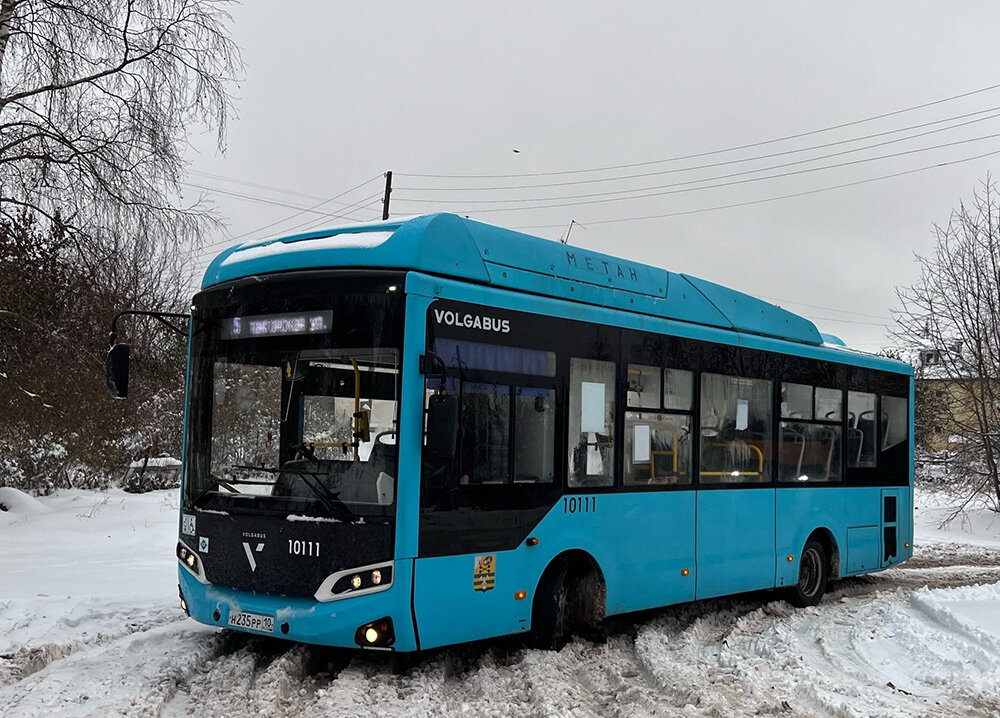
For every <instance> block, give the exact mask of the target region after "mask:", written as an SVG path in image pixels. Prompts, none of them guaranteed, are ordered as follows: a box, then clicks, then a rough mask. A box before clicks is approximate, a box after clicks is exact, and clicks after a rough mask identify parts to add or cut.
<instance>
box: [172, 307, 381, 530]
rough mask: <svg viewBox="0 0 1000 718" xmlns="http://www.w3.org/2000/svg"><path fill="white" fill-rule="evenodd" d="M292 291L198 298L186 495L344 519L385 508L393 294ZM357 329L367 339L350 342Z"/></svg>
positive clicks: (207, 502)
mask: <svg viewBox="0 0 1000 718" xmlns="http://www.w3.org/2000/svg"><path fill="white" fill-rule="evenodd" d="M276 294H277V295H278V296H280V295H281V294H283V292H277V293H276ZM297 294H298V292H294V291H290V292H287V294H286V296H285V297H284V298H283V300H279V301H275V296H274V295H271V296H270V297H269V300H268V301H267V302H264V303H256V304H255V305H252V306H251V305H247V304H240V303H237V304H229V303H228V302H227V303H225V304H223V306H220V307H218V308H214V307H212V306H211V303H210V302H208V301H206V302H205V303H206V304H207V305H208V306H206V307H205V311H204V313H203V314H202V316H205V317H206V319H205V321H203V322H202V324H203V326H202V327H201V328H200V331H199V332H198V333H196V335H195V337H194V340H193V342H192V377H191V382H192V386H191V391H190V405H189V415H190V418H191V421H190V429H189V436H188V471H187V475H186V477H185V498H186V502H187V503H188V504H189V505H191V506H192V507H196V508H214V509H221V510H225V511H226V512H228V513H242V512H249V513H266V514H285V515H305V516H312V517H325V518H331V519H333V520H337V521H345V522H354V521H358V520H363V519H364V518H365V517H371V518H374V517H379V516H381V517H388V516H391V515H392V511H393V508H394V505H395V480H396V475H397V457H396V430H397V416H398V404H399V402H398V391H399V369H400V354H401V352H400V348H401V347H400V346H399V342H398V334H399V332H398V329H397V328H396V327H395V326H394V325H395V324H397V323H398V324H401V321H400V320H399V315H400V314H401V311H400V312H398V313H397V314H395V315H393V313H392V312H390V311H389V309H390V308H392V307H394V306H396V305H397V304H398V301H397V297H395V295H394V294H392V293H390V292H386V291H385V290H383V291H382V292H379V293H377V294H368V293H366V294H358V293H342V294H341V293H337V294H330V293H329V292H327V297H326V298H325V300H323V301H320V302H318V301H317V298H316V296H315V295H314V294H311V293H310V294H311V295H307V296H308V300H305V299H303V298H301V297H296V295H297ZM227 296H228V293H227ZM256 296H257V297H260V294H259V293H258V294H257V295H256ZM207 299H208V298H206V300H207ZM278 310H280V311H278ZM359 338H365V339H368V341H367V342H365V343H363V344H362V343H351V341H352V340H354V341H356V340H357V339H359Z"/></svg>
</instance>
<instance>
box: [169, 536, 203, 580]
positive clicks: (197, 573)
mask: <svg viewBox="0 0 1000 718" xmlns="http://www.w3.org/2000/svg"><path fill="white" fill-rule="evenodd" d="M176 553H177V560H178V561H180V562H181V566H183V567H184V568H185V569H186V570H187V571H188V572H189V573H191V574H192V575H193V576H194V577H195V578H196V579H198V581H199V582H200V583H208V579H207V578H206V577H205V567H204V566H203V565H202V563H201V557H200V556H198V554H197V553H196V552H195V551H193V550H191V549H190V548H188V547H187V546H186V545H185V544H184V542H183V541H178V542H177V552H176Z"/></svg>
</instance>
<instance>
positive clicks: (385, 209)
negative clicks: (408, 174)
mask: <svg viewBox="0 0 1000 718" xmlns="http://www.w3.org/2000/svg"><path fill="white" fill-rule="evenodd" d="M391 193H392V170H389V171H388V172H386V173H385V194H384V195H383V196H382V219H383V220H387V219H389V195H390V194H391Z"/></svg>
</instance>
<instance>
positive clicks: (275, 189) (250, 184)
mask: <svg viewBox="0 0 1000 718" xmlns="http://www.w3.org/2000/svg"><path fill="white" fill-rule="evenodd" d="M188 174H192V175H196V176H198V177H205V178H206V179H214V180H219V181H221V182H229V183H231V184H237V185H241V186H243V187H253V188H254V189H263V190H269V191H271V192H278V193H280V194H287V195H293V196H295V197H304V198H305V199H319V200H321V199H323V197H321V196H319V195H314V194H307V193H306V192H299V191H297V190H292V189H287V188H285V187H275V186H274V185H266V184H260V183H257V182H249V181H247V180H242V179H237V178H236V177H227V176H226V175H218V174H213V173H211V172H201V171H199V170H189V171H188Z"/></svg>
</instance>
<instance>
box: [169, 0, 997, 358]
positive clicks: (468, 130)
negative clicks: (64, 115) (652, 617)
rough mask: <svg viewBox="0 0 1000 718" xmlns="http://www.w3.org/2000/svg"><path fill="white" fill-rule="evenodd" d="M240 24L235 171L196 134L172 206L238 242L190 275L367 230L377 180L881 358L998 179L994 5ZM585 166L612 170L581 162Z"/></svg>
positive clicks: (259, 9) (289, 14)
mask: <svg viewBox="0 0 1000 718" xmlns="http://www.w3.org/2000/svg"><path fill="white" fill-rule="evenodd" d="M233 16H234V23H233V26H232V30H233V36H234V39H235V40H236V42H237V43H238V44H239V45H240V46H241V48H242V49H243V57H244V61H245V63H246V73H245V76H244V77H243V78H242V79H241V81H240V83H239V87H237V88H235V89H234V92H235V95H236V108H237V112H238V115H239V116H238V117H237V118H235V119H234V120H233V121H232V123H231V124H230V126H229V132H228V141H227V148H226V152H225V153H224V154H219V153H217V152H216V151H215V150H214V146H213V144H212V142H211V138H210V137H208V136H205V137H196V138H195V139H194V141H193V148H192V151H191V154H190V160H191V170H192V173H191V175H190V176H189V178H188V180H187V181H188V183H189V185H190V187H189V188H188V189H187V191H188V192H190V193H191V196H194V195H195V194H197V193H198V192H199V191H206V189H207V191H208V193H209V197H210V198H211V199H212V201H214V203H215V204H216V206H217V208H218V209H219V211H220V213H221V214H222V216H223V218H224V219H225V221H226V223H227V228H228V233H227V234H220V235H218V236H214V237H210V238H206V243H207V244H208V245H209V247H208V250H206V251H205V253H204V256H203V257H202V259H201V260H200V261H201V264H203V265H204V264H207V263H208V261H209V260H210V258H211V254H213V253H214V252H216V251H218V250H219V249H221V248H222V247H223V246H225V244H226V243H227V242H228V240H229V239H230V238H236V239H238V240H239V241H243V240H245V239H255V238H264V237H267V236H277V235H281V234H288V233H294V232H298V231H302V230H304V229H310V228H319V227H323V226H333V225H340V224H343V223H344V220H342V219H338V218H337V217H334V216H330V215H333V214H342V215H345V216H347V217H350V218H352V219H356V220H368V219H373V218H377V217H379V216H380V213H381V206H380V204H379V201H380V199H381V190H382V186H383V185H382V183H383V179H382V173H383V172H384V171H385V170H392V171H393V172H394V181H393V184H394V192H393V196H392V202H391V213H392V216H404V215H411V214H420V213H425V212H435V211H455V212H460V213H462V214H467V215H469V216H471V217H473V218H476V219H480V220H483V221H486V222H490V223H493V224H499V225H502V226H506V227H514V228H519V229H522V230H523V231H528V232H530V233H533V234H537V235H539V236H542V237H548V238H552V239H558V238H559V237H560V236H562V235H564V234H565V232H566V230H567V228H568V227H569V225H570V222H571V221H572V220H575V221H576V222H577V223H578V224H579V225H580V226H574V228H573V230H572V234H571V236H570V243H571V244H577V245H580V246H583V247H587V248H590V249H594V250H598V251H602V252H607V253H610V254H615V255H620V256H623V257H626V258H629V259H633V260H637V261H642V262H646V263H649V264H654V265H658V266H661V267H664V268H666V269H670V270H673V271H677V272H684V273H688V274H693V275H695V276H699V277H703V278H705V279H709V280H712V281H715V282H720V283H722V284H726V285H728V286H731V287H733V288H736V289H739V290H741V291H745V292H748V293H750V294H754V295H756V296H760V297H764V298H767V299H769V300H771V301H774V302H775V303H777V304H780V305H782V306H784V307H786V308H788V309H791V310H793V311H796V312H798V313H800V314H803V315H804V316H807V317H809V318H810V319H812V320H813V321H815V322H816V324H817V325H818V326H819V328H820V330H821V331H825V332H830V333H834V334H838V335H840V336H841V337H843V338H844V339H845V340H846V341H847V342H848V343H849V344H851V345H853V346H856V347H858V348H860V349H865V350H868V351H875V350H877V349H879V348H880V347H882V346H884V345H885V344H886V338H885V337H886V329H885V326H884V325H885V324H887V323H889V324H891V321H892V320H891V313H890V310H892V309H893V308H896V306H897V304H896V299H895V288H896V287H897V286H903V285H907V284H909V283H912V282H913V280H914V279H915V277H916V272H917V267H916V265H915V263H914V260H913V255H914V253H919V254H927V253H929V252H930V251H931V250H932V248H933V241H934V234H933V225H934V223H944V222H946V221H947V219H948V216H949V214H950V212H951V210H952V208H954V207H955V206H957V204H958V203H959V201H961V200H962V199H968V198H969V197H970V196H971V193H972V191H973V189H974V188H975V187H976V186H977V185H978V184H979V183H980V182H981V181H982V180H983V179H984V178H985V177H986V175H987V173H989V172H991V171H996V170H997V169H998V168H1000V154H996V155H992V156H985V157H984V156H982V155H987V154H988V153H993V152H997V153H1000V117H998V115H1000V87H998V88H997V89H992V90H986V91H982V92H976V91H978V90H983V89H984V88H989V87H991V86H993V85H1000V72H998V70H997V68H1000V42H997V39H996V38H997V35H996V32H997V28H998V27H1000V3H995V2H979V3H971V2H970V3H961V2H955V3H947V4H944V3H936V2H912V1H908V2H881V3H861V2H856V3H846V2H839V3H828V2H824V3H820V2H769V3H749V2H712V3H705V2H701V3H680V2H645V3H639V2H630V3H607V2H605V3H593V2H581V1H580V0H574V1H573V2H544V1H541V0H534V2H504V3H476V2H430V1H427V0H424V1H423V2H420V3H406V4H404V3H380V4H374V3H371V2H359V3H348V2H337V3H330V2H290V3H247V4H246V5H244V6H237V7H234V8H233ZM970 93H971V94H970ZM959 95H965V96H964V97H960V98H958V99H954V100H949V101H945V102H939V101H940V100H945V99H947V98H952V97H956V96H959ZM929 103H934V104H929ZM920 105H927V106H925V107H922V108H919V109H915V110H912V111H905V112H897V111H899V110H906V109H907V108H912V107H917V106H920ZM991 109H992V110H993V111H989V110H991ZM887 113H894V114H891V115H890V116H887V117H881V118H880V119H876V120H872V121H866V122H858V121H860V120H866V119H867V118H873V117H877V116H881V115H886V114H887ZM949 118H954V119H949ZM847 123H852V124H848V126H845V127H840V128H839V129H833V130H828V131H820V132H817V131H818V130H826V128H831V127H836V126H839V125H845V124H847ZM958 125H962V126H958ZM907 128H910V129H907ZM805 133H809V134H805ZM793 135H803V136H800V137H797V138H794V139H790V140H782V141H777V142H768V141H769V140H780V139H781V138H785V137H788V136H793ZM914 135H920V136H914ZM989 135H997V136H995V137H988V136H989ZM977 138H985V139H977ZM969 140H972V141H969ZM759 143H766V144H759ZM746 145H754V146H752V147H747V148H745V149H741V150H736V151H725V152H720V151H721V150H729V149H730V148H735V147H741V146H746ZM821 145H822V147H820V146H821ZM872 145H879V146H877V147H873V146H872ZM941 145H950V146H944V147H940V146H941ZM935 146H939V147H938V148H937V149H927V148H932V147H935ZM864 148H867V149H864ZM515 150H517V152H515ZM706 153H713V154H706ZM691 155H700V156H698V157H690V156H691ZM762 155H772V156H770V157H767V158H762V159H750V158H754V157H760V156H762ZM886 155H897V156H895V157H885V156H886ZM976 156H980V157H979V158H978V159H972V160H969V161H961V160H968V158H973V157H976ZM683 157H690V158H689V159H677V158H683ZM665 160H666V161H665ZM945 163H947V164H945ZM624 165H631V166H629V167H623V166H624ZM706 165H714V166H712V167H707V166H706ZM831 165H840V166H838V167H830V166H831ZM936 165H943V166H936ZM928 167H930V169H922V168H928ZM600 168H614V169H604V170H602V171H589V172H586V171H583V170H594V169H600ZM914 170H921V171H914ZM911 171H912V172H911ZM897 173H908V174H904V175H902V176H897V177H894V178H889V179H882V180H877V181H870V180H873V179H874V178H878V177H884V176H886V175H893V174H897ZM639 174H642V175H646V176H643V177H634V175H639ZM779 174H782V175H786V176H784V177H774V175H779ZM414 175H450V176H452V177H448V178H433V177H421V176H414ZM502 175H514V176H510V177H501V176H502ZM517 175H534V176H517ZM623 178H624V179H623ZM595 180H598V181H595ZM859 182H860V183H861V184H856V185H855V186H850V187H841V188H839V189H830V190H829V191H818V192H814V191H816V190H825V189H827V188H833V187H836V186H838V185H846V184H851V183H859ZM363 183H365V184H363ZM566 183H572V184H566ZM358 185H362V186H361V187H358V188H357V189H354V190H353V191H350V192H347V190H351V189H352V188H355V187H357V186H358ZM707 185H713V186H711V187H707ZM512 187H518V188H517V189H511V188H512ZM199 188H201V189H199ZM486 188H489V189H486ZM505 188H507V189H505ZM345 192H346V194H344V193H345ZM802 193H811V194H802ZM794 194H800V195H801V196H798V197H790V198H785V199H776V198H780V197H785V196H787V195H794ZM235 195H243V196H235ZM581 195H586V196H583V197H581ZM634 195H646V196H642V197H635V196H634ZM649 195H653V196H649ZM623 197H624V198H626V199H622V198H623ZM539 198H542V199H539ZM611 199H614V200H616V201H608V200H611ZM324 200H330V201H328V202H326V204H323V205H321V206H319V207H318V208H317V210H316V211H313V212H302V210H303V209H305V208H310V207H316V205H319V204H320V203H321V202H324ZM416 200H421V201H420V202H417V201H416ZM761 200H766V201H761ZM551 205H560V206H551ZM732 205H742V206H732ZM539 206H544V207H542V208H535V209H532V207H539ZM498 210H500V211H498ZM706 210H707V211H706ZM661 215H668V216H661ZM643 217H655V218H650V219H635V218H643ZM266 225H273V226H269V227H268V226H266Z"/></svg>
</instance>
